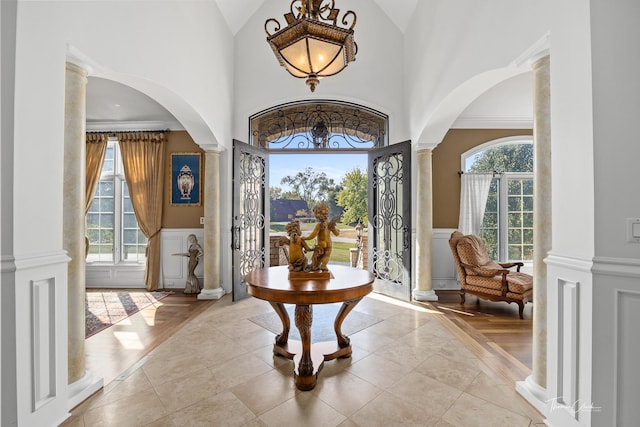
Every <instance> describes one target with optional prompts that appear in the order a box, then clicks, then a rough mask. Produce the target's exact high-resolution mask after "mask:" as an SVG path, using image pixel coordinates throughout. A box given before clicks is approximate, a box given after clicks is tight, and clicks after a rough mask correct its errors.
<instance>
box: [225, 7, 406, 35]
mask: <svg viewBox="0 0 640 427" xmlns="http://www.w3.org/2000/svg"><path fill="white" fill-rule="evenodd" d="M215 1H216V3H217V4H218V8H219V9H220V11H221V12H222V14H223V15H224V18H225V19H226V21H227V24H228V25H229V29H231V31H232V32H233V34H234V35H235V34H237V33H238V31H240V29H241V28H242V26H243V25H244V24H245V23H246V22H247V20H248V19H249V17H250V16H251V15H253V14H254V13H255V12H256V10H258V9H259V8H260V6H262V5H263V4H264V2H265V1H267V0H215ZM268 1H279V2H280V3H282V12H283V13H284V12H286V11H288V10H289V9H288V8H289V5H290V4H291V1H290V0H268ZM373 1H374V3H377V4H378V6H380V9H382V10H383V11H384V13H386V14H387V16H389V19H391V21H393V23H394V24H396V26H397V27H398V28H399V29H400V31H402V32H403V33H404V31H405V29H406V28H407V25H409V20H410V19H411V15H412V14H413V12H414V11H415V9H416V6H417V5H418V0H373ZM348 6H349V5H348V1H347V0H338V1H337V2H336V7H338V8H342V9H347V8H348Z"/></svg>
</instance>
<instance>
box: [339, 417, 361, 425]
mask: <svg viewBox="0 0 640 427" xmlns="http://www.w3.org/2000/svg"><path fill="white" fill-rule="evenodd" d="M338 427H360V426H359V425H358V424H356V423H355V422H354V421H353V420H352V419H351V418H347V419H346V420H344V421H343V422H341V423H340V424H339V425H338Z"/></svg>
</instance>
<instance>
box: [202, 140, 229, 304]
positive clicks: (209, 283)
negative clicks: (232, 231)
mask: <svg viewBox="0 0 640 427" xmlns="http://www.w3.org/2000/svg"><path fill="white" fill-rule="evenodd" d="M204 159H205V160H204V165H205V168H204V188H205V190H206V193H205V195H204V257H203V259H204V285H203V288H202V291H201V292H200V293H199V294H198V299H200V300H204V299H220V298H221V297H222V296H223V295H224V289H223V288H222V287H221V286H220V239H221V234H220V152H219V151H214V150H205V152H204Z"/></svg>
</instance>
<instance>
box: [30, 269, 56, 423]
mask: <svg viewBox="0 0 640 427" xmlns="http://www.w3.org/2000/svg"><path fill="white" fill-rule="evenodd" d="M31 295H32V299H31V302H32V310H31V337H32V353H31V358H32V361H31V363H32V366H33V401H32V410H33V411H37V410H38V409H40V407H41V406H42V405H45V404H46V403H47V402H48V401H49V400H50V399H53V398H55V396H56V364H57V363H56V362H57V360H56V359H57V355H56V352H55V346H56V330H55V322H52V321H51V320H52V319H55V318H56V301H55V300H56V288H55V279H54V278H53V277H50V278H48V279H44V280H36V281H32V282H31Z"/></svg>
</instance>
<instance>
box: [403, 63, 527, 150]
mask: <svg viewBox="0 0 640 427" xmlns="http://www.w3.org/2000/svg"><path fill="white" fill-rule="evenodd" d="M528 71H530V70H528V69H519V68H512V67H507V68H500V69H495V70H491V71H487V72H484V73H482V74H478V75H476V76H474V77H472V78H470V79H469V80H467V81H465V82H464V83H462V84H461V85H459V86H458V87H457V88H455V89H454V90H453V91H451V93H449V95H447V96H446V97H445V98H444V99H443V100H442V102H440V104H439V105H438V106H437V107H436V109H435V110H434V112H433V113H432V114H431V115H430V116H429V117H428V118H427V120H426V122H425V124H424V126H423V127H422V131H421V134H420V136H419V137H418V138H416V139H415V140H416V141H417V148H418V149H425V148H429V149H433V148H435V147H437V146H438V144H440V143H441V142H442V140H443V138H444V136H445V135H446V133H447V132H448V131H449V129H450V128H451V127H452V125H453V123H454V122H455V121H456V120H457V119H458V117H459V116H460V114H462V112H463V111H464V110H465V108H467V107H468V106H469V105H470V104H471V103H472V102H473V101H475V100H476V99H477V98H478V97H479V96H480V95H482V94H483V93H484V92H486V91H487V90H488V89H490V88H492V87H493V86H495V85H497V84H498V83H500V82H503V81H505V80H507V79H510V78H511V77H514V76H517V75H518V74H522V73H525V72H528Z"/></svg>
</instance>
